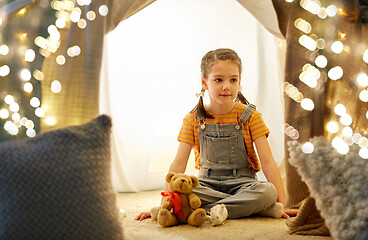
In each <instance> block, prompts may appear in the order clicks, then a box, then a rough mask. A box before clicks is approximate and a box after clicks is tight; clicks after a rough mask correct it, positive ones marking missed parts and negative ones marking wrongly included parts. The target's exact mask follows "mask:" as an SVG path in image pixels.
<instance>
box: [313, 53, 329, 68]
mask: <svg viewBox="0 0 368 240" xmlns="http://www.w3.org/2000/svg"><path fill="white" fill-rule="evenodd" d="M314 62H315V64H316V65H317V66H318V67H320V68H325V67H326V66H327V58H326V57H325V56H323V55H319V56H318V57H316V59H315V60H314Z"/></svg>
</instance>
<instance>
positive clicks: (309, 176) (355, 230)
mask: <svg viewBox="0 0 368 240" xmlns="http://www.w3.org/2000/svg"><path fill="white" fill-rule="evenodd" d="M310 142H311V143H312V144H313V145H314V151H313V152H312V153H310V154H306V153H303V151H302V146H303V143H299V142H297V141H291V142H289V143H288V146H289V152H290V159H289V162H290V163H291V164H292V165H293V166H295V167H296V168H297V170H298V172H299V174H300V176H301V177H302V180H303V181H304V182H305V183H306V184H307V185H308V188H309V191H310V194H311V197H313V198H314V199H315V203H316V207H317V208H318V210H319V211H320V214H321V216H322V217H323V218H324V219H325V224H326V226H327V227H328V229H329V230H330V233H331V236H332V237H333V238H334V239H337V240H340V239H344V240H350V239H354V240H363V239H368V185H367V183H368V160H367V159H362V158H361V157H360V156H359V154H358V153H359V150H360V148H359V147H358V146H357V145H353V146H350V151H349V153H347V154H346V155H342V154H339V153H338V152H337V151H336V150H335V149H334V148H333V147H332V146H331V143H330V142H328V141H326V140H325V139H324V138H323V137H314V138H312V139H311V140H310Z"/></svg>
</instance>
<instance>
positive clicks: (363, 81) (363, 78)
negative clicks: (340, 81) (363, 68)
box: [357, 73, 368, 88]
mask: <svg viewBox="0 0 368 240" xmlns="http://www.w3.org/2000/svg"><path fill="white" fill-rule="evenodd" d="M357 83H358V85H359V86H360V87H364V88H365V87H367V86H368V76H367V74H365V73H359V74H358V76H357Z"/></svg>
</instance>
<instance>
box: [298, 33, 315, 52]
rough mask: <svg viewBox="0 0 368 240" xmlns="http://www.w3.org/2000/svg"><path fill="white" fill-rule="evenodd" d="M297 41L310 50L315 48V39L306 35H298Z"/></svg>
mask: <svg viewBox="0 0 368 240" xmlns="http://www.w3.org/2000/svg"><path fill="white" fill-rule="evenodd" d="M299 43H300V45H302V46H303V47H305V48H307V49H308V50H310V51H314V50H315V49H316V48H317V43H316V41H315V40H314V39H313V38H311V37H309V36H307V35H302V36H300V38H299Z"/></svg>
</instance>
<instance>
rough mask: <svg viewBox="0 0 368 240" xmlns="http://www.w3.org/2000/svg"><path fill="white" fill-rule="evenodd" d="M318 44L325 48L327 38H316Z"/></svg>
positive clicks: (319, 46)
mask: <svg viewBox="0 0 368 240" xmlns="http://www.w3.org/2000/svg"><path fill="white" fill-rule="evenodd" d="M316 44H317V48H318V49H324V48H325V46H326V43H325V40H324V39H323V38H318V39H317V40H316Z"/></svg>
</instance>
